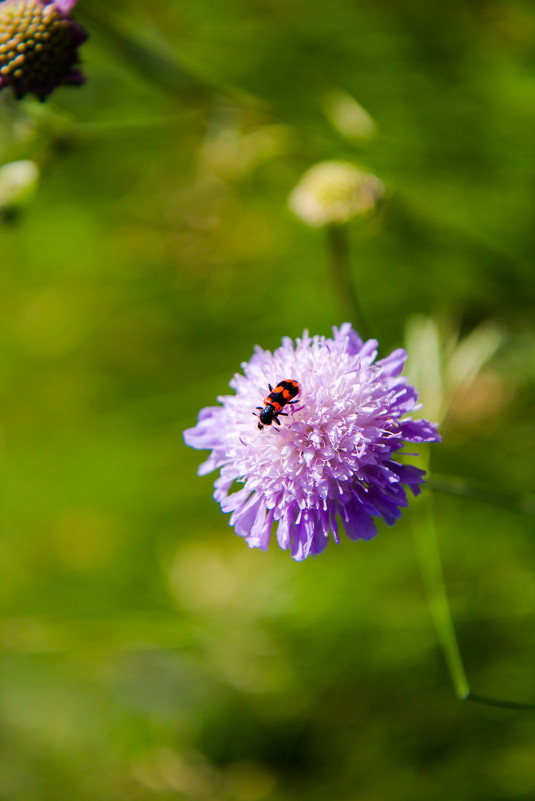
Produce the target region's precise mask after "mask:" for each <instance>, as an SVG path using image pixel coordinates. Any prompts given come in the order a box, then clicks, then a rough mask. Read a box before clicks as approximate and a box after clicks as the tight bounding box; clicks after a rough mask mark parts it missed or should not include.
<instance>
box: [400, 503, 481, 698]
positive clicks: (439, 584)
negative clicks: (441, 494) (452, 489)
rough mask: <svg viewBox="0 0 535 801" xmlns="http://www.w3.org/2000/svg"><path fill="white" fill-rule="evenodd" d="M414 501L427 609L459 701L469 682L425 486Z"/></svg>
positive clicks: (468, 693)
mask: <svg viewBox="0 0 535 801" xmlns="http://www.w3.org/2000/svg"><path fill="white" fill-rule="evenodd" d="M418 505H419V509H418V511H417V512H416V514H415V526H414V533H415V538H416V547H417V552H418V557H419V560H420V570H421V572H422V578H423V581H424V585H425V590H426V593H427V598H428V602H429V609H430V612H431V617H432V619H433V623H434V626H435V630H436V633H437V637H438V641H439V643H440V647H441V648H442V653H443V654H444V658H445V660H446V665H447V667H448V671H449V674H450V677H451V680H452V683H453V687H454V689H455V694H456V696H457V698H458V699H459V700H460V701H466V700H467V699H468V698H469V697H470V686H469V684H468V679H467V678H466V672H465V669H464V665H463V660H462V657H461V652H460V650H459V643H458V641H457V635H456V633H455V627H454V625H453V619H452V616H451V609H450V605H449V602H448V596H447V594H446V586H445V584H444V574H443V571H442V561H441V558H440V551H439V548H438V541H437V533H436V526H435V517H434V513H433V496H432V494H431V492H430V491H429V490H428V491H424V494H423V496H422V498H421V499H420V500H419V504H418Z"/></svg>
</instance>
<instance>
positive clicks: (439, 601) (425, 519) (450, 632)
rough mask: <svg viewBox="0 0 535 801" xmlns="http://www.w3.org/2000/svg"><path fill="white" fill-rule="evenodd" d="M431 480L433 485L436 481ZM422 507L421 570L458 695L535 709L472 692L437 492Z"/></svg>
mask: <svg viewBox="0 0 535 801" xmlns="http://www.w3.org/2000/svg"><path fill="white" fill-rule="evenodd" d="M422 456H423V458H424V462H425V463H424V467H427V468H429V454H428V453H425V454H422ZM429 483H430V485H432V484H433V481H430V482H429ZM418 506H419V508H418V510H417V512H416V513H415V518H414V519H415V524H414V534H415V540H416V549H417V553H418V557H419V561H420V570H421V573H422V578H423V581H424V585H425V590H426V593H427V598H428V602H429V609H430V612H431V617H432V619H433V623H434V626H435V630H436V633H437V637H438V641H439V643H440V647H441V648H442V653H443V654H444V659H445V660H446V665H447V667H448V671H449V674H450V677H451V680H452V683H453V687H454V689H455V694H456V696H457V698H458V699H459V700H460V701H472V702H473V703H478V704H484V705H486V706H494V707H499V708H501V709H514V710H518V711H533V710H535V704H530V703H524V702H519V701H507V700H502V699H498V698H489V697H487V696H483V695H476V694H474V693H472V692H471V690H470V685H469V683H468V678H467V676H466V671H465V669H464V664H463V660H462V656H461V652H460V649H459V643H458V640H457V634H456V633H455V626H454V624H453V618H452V614H451V609H450V605H449V601H448V596H447V593H446V585H445V583H444V573H443V571H442V561H441V558H440V550H439V547H438V539H437V531H436V525H435V516H434V512H433V494H432V492H431V490H430V488H429V487H428V488H427V490H424V494H423V496H422V497H421V498H420V500H419V502H418Z"/></svg>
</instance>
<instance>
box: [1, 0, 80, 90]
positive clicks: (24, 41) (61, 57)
mask: <svg viewBox="0 0 535 801" xmlns="http://www.w3.org/2000/svg"><path fill="white" fill-rule="evenodd" d="M75 3H76V0H3V2H0V89H3V88H5V87H7V86H11V87H12V89H13V92H14V94H15V96H16V97H17V98H21V97H23V96H24V95H25V94H26V93H27V92H33V94H34V95H36V96H37V97H38V98H39V99H40V100H44V99H45V98H46V96H47V95H49V94H50V93H51V92H52V91H54V89H55V88H56V87H57V86H60V85H61V84H72V85H78V84H81V83H84V81H85V78H84V76H83V75H82V73H81V72H80V71H79V70H78V69H77V64H78V62H79V58H78V47H79V46H80V45H81V44H82V43H83V42H84V41H85V40H86V39H87V33H86V32H85V30H84V29H83V28H82V26H81V25H78V23H76V22H74V20H73V19H72V18H71V16H70V12H71V10H72V8H73V6H74V5H75Z"/></svg>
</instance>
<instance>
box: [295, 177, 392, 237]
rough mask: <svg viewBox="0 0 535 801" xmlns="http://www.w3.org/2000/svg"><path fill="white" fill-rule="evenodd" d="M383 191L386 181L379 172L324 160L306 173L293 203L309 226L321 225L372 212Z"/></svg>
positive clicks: (298, 185) (298, 186) (296, 210)
mask: <svg viewBox="0 0 535 801" xmlns="http://www.w3.org/2000/svg"><path fill="white" fill-rule="evenodd" d="M383 194H384V184H383V182H382V181H380V180H379V178H377V177H376V176H375V175H372V174H371V173H368V172H363V171H362V170H359V169H357V168H356V167H354V166H353V165H352V164H349V163H348V162H345V161H323V162H321V163H320V164H315V165H314V166H313V167H311V168H310V170H308V172H306V173H305V174H304V175H303V177H302V178H301V180H300V181H299V183H298V184H297V186H296V187H295V189H294V190H293V192H292V194H291V195H290V199H289V205H290V208H291V209H292V211H293V212H294V214H296V215H297V216H298V217H299V218H300V219H301V220H303V222H305V223H307V225H310V226H312V228H321V227H322V226H324V225H344V223H347V222H349V220H351V219H353V218H354V217H362V216H364V215H366V214H369V213H370V212H371V211H373V210H374V209H375V208H376V207H377V204H378V202H379V200H380V199H381V198H382V196H383Z"/></svg>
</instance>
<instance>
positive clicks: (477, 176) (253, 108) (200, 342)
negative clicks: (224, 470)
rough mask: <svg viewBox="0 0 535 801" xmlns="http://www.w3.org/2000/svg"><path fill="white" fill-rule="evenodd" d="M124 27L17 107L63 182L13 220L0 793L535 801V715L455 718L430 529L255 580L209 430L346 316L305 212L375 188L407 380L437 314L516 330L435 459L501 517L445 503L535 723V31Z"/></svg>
mask: <svg viewBox="0 0 535 801" xmlns="http://www.w3.org/2000/svg"><path fill="white" fill-rule="evenodd" d="M108 5H109V4H102V5H99V4H97V3H89V2H86V3H85V5H84V2H83V0H80V3H79V6H78V7H77V10H76V15H77V17H78V18H79V19H80V21H81V22H83V23H84V25H85V26H86V27H87V28H88V29H90V32H91V38H90V40H89V41H88V42H87V44H85V45H84V47H83V49H82V51H81V52H82V56H83V59H84V72H85V74H87V76H88V79H89V80H88V84H87V85H86V86H85V87H81V88H78V89H76V90H75V89H68V88H65V89H60V90H58V91H57V92H56V94H55V95H53V96H52V98H51V99H50V100H49V101H48V102H47V103H46V104H45V105H40V104H38V103H33V102H31V101H28V102H27V103H25V104H24V105H16V104H15V103H14V102H13V101H11V100H10V99H9V98H6V97H4V96H3V95H2V96H0V112H1V115H0V162H1V163H7V162H10V161H14V160H17V159H32V160H34V161H35V162H36V163H37V164H38V165H39V168H40V172H41V182H40V186H39V189H38V192H37V196H36V197H35V200H34V202H33V203H32V204H31V205H30V206H28V207H25V209H24V212H23V213H22V214H21V215H19V216H18V217H17V219H15V220H13V221H11V223H10V224H5V225H3V226H2V227H1V228H0V306H1V309H0V320H1V323H0V330H1V337H2V360H1V365H2V366H1V369H0V386H1V391H2V403H1V408H2V442H1V445H0V447H1V449H2V455H3V464H4V471H3V493H2V494H3V514H2V558H1V560H0V603H1V617H0V637H1V640H2V649H3V651H2V657H1V661H0V671H1V677H0V716H1V719H2V726H1V733H0V746H1V747H0V766H1V769H0V798H1V799H2V801H4V799H5V801H72V800H73V799H75V800H76V801H85V799H87V801H107V799H114V801H115V799H128V801H130V800H132V801H149V799H153V798H154V799H162V800H165V801H166V800H167V799H175V798H177V799H193V800H194V801H196V800H197V799H198V800H199V801H215V799H217V801H262V799H266V800H267V801H296V800H298V799H303V801H353V799H355V798H361V799H365V800H366V801H387V799H388V801H396V799H399V801H402V799H411V801H451V799H456V800H457V801H492V800H493V799H496V801H498V799H526V801H527V799H532V798H533V797H534V795H535V761H534V760H533V749H534V748H535V723H534V718H533V713H529V712H514V711H510V710H500V709H491V708H488V707H484V706H476V705H475V704H470V703H465V704H462V703H460V702H458V701H456V700H455V696H454V693H453V690H452V688H451V685H450V680H449V677H448V673H447V669H446V666H445V663H444V660H443V656H442V654H441V652H440V649H439V645H438V643H437V639H436V635H435V632H434V630H433V628H432V622H431V617H430V614H429V609H428V607H427V603H426V597H425V592H424V588H423V583H422V580H421V577H420V574H419V569H418V561H417V558H416V553H415V548H414V542H413V534H412V520H413V518H412V515H414V514H416V513H417V505H418V501H417V500H416V501H415V503H414V504H413V508H412V509H410V510H408V512H407V513H406V514H405V515H404V517H403V519H402V521H401V522H400V523H399V524H398V525H396V527H395V528H393V529H388V528H386V527H384V526H381V527H380V531H379V535H378V537H377V538H376V539H375V540H374V541H372V542H371V543H368V544H366V543H359V544H355V543H350V542H343V543H342V544H341V545H340V546H335V545H334V544H331V545H330V546H329V548H328V549H327V551H326V552H325V553H324V554H323V555H322V556H320V557H319V558H318V559H316V560H307V562H306V563H304V564H294V563H293V562H292V561H291V560H290V558H289V556H288V554H286V553H282V552H281V551H280V550H279V549H278V548H277V546H276V545H273V546H272V548H271V550H270V551H269V552H268V553H267V554H262V553H260V552H252V551H251V552H250V551H248V549H247V548H246V546H245V545H244V543H243V542H241V541H240V540H239V539H238V538H237V537H236V536H235V535H234V534H233V532H232V530H231V529H229V528H228V525H227V523H228V521H227V519H226V517H224V516H223V515H222V514H221V512H220V511H219V509H218V507H217V505H216V504H215V503H214V501H213V500H212V499H211V491H212V479H211V478H210V477H208V478H202V479H201V478H197V477H196V475H195V474H196V469H197V465H198V463H199V460H200V458H201V456H200V454H198V453H196V452H193V451H190V450H188V449H187V448H186V447H185V446H184V444H183V441H182V433H181V432H182V430H183V429H184V428H186V427H188V426H191V425H193V423H194V421H195V419H196V415H197V412H198V410H199V409H200V408H201V407H203V406H206V405H211V404H213V403H215V399H216V397H217V395H218V394H221V393H224V392H225V391H226V389H227V384H228V381H229V379H230V378H231V376H232V374H233V373H234V372H235V371H236V370H238V369H239V364H240V362H241V361H242V360H244V359H247V358H249V355H250V353H251V351H252V348H253V346H254V344H255V343H257V342H258V343H259V344H262V346H263V347H270V348H274V347H276V346H277V344H278V343H279V341H280V338H281V336H283V335H289V336H296V335H299V334H300V333H301V332H302V330H303V329H304V328H308V329H309V330H310V331H311V332H313V333H329V331H330V327H331V325H333V324H339V323H341V322H343V319H342V317H341V312H340V308H339V305H338V301H337V298H336V296H335V295H334V293H333V292H332V287H331V285H330V283H329V276H328V272H327V269H326V262H327V254H326V251H325V247H326V242H325V235H324V232H323V231H321V230H320V231H313V230H311V229H307V228H306V227H305V226H304V225H303V224H302V223H300V222H299V221H298V220H297V219H294V218H293V217H292V215H291V213H290V211H289V209H288V207H287V198H288V195H289V193H290V191H291V190H292V189H293V187H294V186H295V184H296V182H297V180H298V179H299V178H300V176H301V175H302V173H303V172H304V170H305V169H307V168H308V167H309V166H310V165H311V164H313V163H315V162H317V161H320V160H325V159H343V160H349V161H352V162H354V163H356V164H357V165H358V166H360V167H363V168H364V169H369V170H371V171H372V172H373V173H374V174H376V175H378V176H379V177H380V178H381V179H382V180H383V181H384V183H385V186H386V199H385V202H384V205H383V207H382V209H381V210H380V212H379V213H378V215H376V216H375V217H374V218H373V219H371V220H369V221H367V222H365V223H363V224H362V225H360V226H359V225H357V226H356V227H354V228H352V229H351V230H350V233H349V238H350V247H351V259H352V267H353V274H354V279H355V282H356V284H357V286H358V294H359V299H360V302H361V304H362V306H363V311H364V313H365V317H366V320H367V321H368V324H369V326H370V328H371V333H372V334H373V336H376V337H377V338H378V339H379V341H380V343H381V355H386V354H387V353H388V351H389V349H391V348H392V347H394V346H399V345H402V344H403V343H402V340H403V331H404V329H405V324H406V321H407V319H408V318H409V317H411V316H413V315H426V316H433V317H435V318H437V320H438V321H439V323H438V327H439V328H440V330H441V331H442V333H443V335H444V341H445V342H446V343H447V342H451V341H452V333H451V331H452V329H454V328H455V327H456V326H459V327H460V330H461V333H462V334H465V333H466V332H469V331H471V330H472V329H474V328H475V327H476V326H477V325H479V324H480V323H488V322H490V323H495V324H496V325H497V326H498V327H499V330H500V331H501V332H503V341H502V344H501V346H500V349H499V350H498V352H497V353H496V354H495V355H494V356H493V357H492V360H491V361H490V362H489V363H488V364H487V365H485V366H484V367H483V369H482V371H481V373H480V374H479V376H478V377H477V379H476V380H475V381H474V383H473V384H471V385H470V386H469V387H464V388H463V387H461V388H458V391H457V393H456V395H455V396H454V398H453V400H452V405H451V408H450V414H449V415H448V417H447V418H446V420H445V423H444V426H443V436H444V442H443V444H442V445H440V446H437V447H436V448H435V452H434V454H433V459H434V461H433V465H432V467H433V471H434V472H435V473H436V474H438V475H440V476H452V477H456V478H457V479H459V480H462V481H464V482H466V483H467V484H468V485H474V486H476V487H480V488H484V489H485V493H486V494H483V495H481V494H480V495H479V498H478V496H477V493H475V495H476V497H469V496H463V495H460V496H458V497H455V496H453V495H450V494H446V493H442V492H437V493H436V494H435V497H434V504H435V511H436V519H437V529H438V537H439V542H440V548H441V553H442V558H443V569H444V574H445V580H446V585H447V589H448V592H449V596H450V601H451V605H452V609H453V614H454V622H455V626H456V629H457V634H458V638H459V644H460V650H461V653H462V656H463V659H464V662H465V667H466V670H467V674H468V678H469V681H470V685H471V687H472V689H473V691H474V692H475V693H478V694H480V695H490V696H493V697H498V698H508V699H511V700H518V701H529V702H532V703H535V689H534V682H533V667H532V666H533V662H534V660H535V638H534V634H533V631H534V627H533V622H534V621H533V609H534V598H535V577H534V572H533V567H534V564H535V553H534V548H533V540H532V533H533V517H532V516H531V517H530V516H529V515H526V514H522V509H520V510H519V509H518V508H507V498H508V497H509V495H508V493H520V494H525V493H529V492H531V491H532V490H533V486H534V482H535V466H534V461H533V449H534V447H535V429H534V426H533V401H534V396H535V371H534V367H533V365H534V364H535V332H534V329H533V303H534V286H535V284H534V282H533V267H532V261H533V257H534V245H533V242H534V240H533V233H532V228H533V223H532V217H533V209H532V205H533V200H532V194H533V193H532V187H533V183H534V180H535V151H534V149H533V139H534V135H535V111H534V109H535V104H534V102H533V101H534V98H535V82H534V78H533V69H532V52H533V47H534V44H535V16H534V14H533V10H532V9H531V8H530V7H529V6H528V5H527V4H524V3H521V2H518V3H517V2H514V3H506V2H505V0H497V2H495V3H493V4H484V3H475V2H468V1H467V0H465V1H464V2H458V3H453V4H451V3H450V4H442V5H437V4H432V3H428V4H425V3H418V2H411V3H402V4H396V3H393V2H392V3H388V2H379V3H377V2H372V0H363V1H362V2H360V3H354V2H352V1H351V0H342V2H339V3H335V4H332V3H331V4H324V3H318V2H308V3H306V4H305V3H302V2H299V1H298V0H297V1H294V2H291V1H290V2H288V0H285V2H282V0H275V1H274V2H272V3H266V2H256V3H251V2H245V1H243V2H238V1H237V0H235V2H232V3H223V2H218V0H203V1H202V2H196V3H189V4H177V3H172V2H165V0H158V2H156V3H152V4H142V3H136V2H134V3H126V2H124V0H123V2H119V3H116V4H113V6H114V10H113V15H112V13H111V11H110V9H109V8H108ZM336 93H346V94H344V95H343V96H346V95H347V94H349V95H350V96H352V97H354V98H355V99H356V100H357V101H358V102H359V103H361V104H362V106H363V107H364V108H365V109H366V110H367V112H369V113H370V114H371V116H372V117H373V119H374V120H375V123H376V127H377V133H376V135H375V137H373V138H369V139H367V138H364V139H363V140H362V141H359V139H358V137H356V138H355V137H353V138H351V137H349V138H348V136H347V135H344V132H343V127H342V130H341V129H340V128H339V127H337V126H336V124H334V123H335V122H336V120H334V122H333V118H332V113H331V111H332V102H331V100H332V97H333V95H334V96H338V95H337V94H336ZM330 110H331V111H330ZM447 347H448V346H447V345H446V346H445V350H446V353H445V356H447V355H448V354H447ZM275 378H276V377H275ZM437 486H439V485H438V484H437ZM493 492H496V493H497V495H496V500H499V502H500V504H501V506H495V505H493ZM504 498H505V506H504ZM524 511H526V509H525V508H524ZM528 511H529V509H528Z"/></svg>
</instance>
